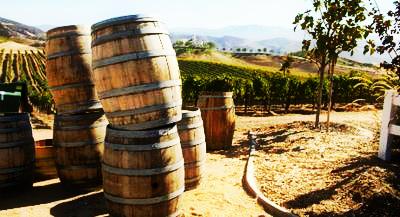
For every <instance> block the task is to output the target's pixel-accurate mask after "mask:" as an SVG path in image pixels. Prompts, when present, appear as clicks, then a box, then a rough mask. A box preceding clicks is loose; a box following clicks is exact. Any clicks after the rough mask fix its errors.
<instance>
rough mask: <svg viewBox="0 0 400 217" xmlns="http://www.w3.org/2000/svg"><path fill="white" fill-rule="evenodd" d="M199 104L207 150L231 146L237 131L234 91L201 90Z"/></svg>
mask: <svg viewBox="0 0 400 217" xmlns="http://www.w3.org/2000/svg"><path fill="white" fill-rule="evenodd" d="M197 106H198V107H199V108H200V111H201V117H202V118H203V123H204V133H205V135H206V144H207V150H220V149H226V148H229V147H231V146H232V139H233V133H234V131H235V105H234V103H233V99H232V92H201V93H200V96H199V99H198V101H197Z"/></svg>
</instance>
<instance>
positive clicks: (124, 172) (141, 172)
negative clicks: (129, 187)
mask: <svg viewBox="0 0 400 217" xmlns="http://www.w3.org/2000/svg"><path fill="white" fill-rule="evenodd" d="M183 165H184V161H183V160H181V161H179V162H176V163H174V164H170V165H168V166H165V167H161V168H152V169H126V168H117V167H113V166H109V165H107V164H105V163H103V171H106V172H108V173H112V174H116V175H121V176H153V175H159V174H163V173H168V172H172V171H175V170H178V169H179V168H183Z"/></svg>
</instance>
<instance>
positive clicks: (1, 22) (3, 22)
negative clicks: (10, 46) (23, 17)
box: [0, 17, 45, 39]
mask: <svg viewBox="0 0 400 217" xmlns="http://www.w3.org/2000/svg"><path fill="white" fill-rule="evenodd" d="M44 35H45V33H44V32H43V31H42V30H40V29H39V28H36V27H32V26H28V25H25V24H22V23H19V22H16V21H13V20H9V19H6V18H2V17H0V36H3V37H17V38H27V39H43V37H44Z"/></svg>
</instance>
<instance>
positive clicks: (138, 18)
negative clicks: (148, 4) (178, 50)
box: [92, 14, 158, 32]
mask: <svg viewBox="0 0 400 217" xmlns="http://www.w3.org/2000/svg"><path fill="white" fill-rule="evenodd" d="M143 21H147V22H156V21H158V20H157V19H155V18H153V17H152V16H149V15H145V14H135V15H127V16H122V17H115V18H110V19H107V20H103V21H100V22H98V23H95V24H93V25H92V32H93V31H96V30H99V29H102V28H106V27H109V26H113V25H119V24H124V23H130V22H143Z"/></svg>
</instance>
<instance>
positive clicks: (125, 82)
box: [92, 15, 182, 130]
mask: <svg viewBox="0 0 400 217" xmlns="http://www.w3.org/2000/svg"><path fill="white" fill-rule="evenodd" d="M92 51H93V73H94V77H95V83H96V88H97V91H98V93H99V97H100V99H101V102H102V104H103V107H104V110H105V112H106V116H107V118H108V120H109V121H110V124H111V125H112V126H113V127H114V128H117V129H128V130H143V129H152V128H157V127H162V126H165V125H167V124H171V123H176V122H178V121H179V120H180V119H181V104H182V97H181V88H180V86H181V79H180V72H179V67H178V62H177V60H176V56H175V51H174V49H173V47H172V44H171V41H170V38H169V36H168V32H167V31H166V30H165V27H164V25H163V24H162V23H160V22H158V21H157V20H156V19H154V18H151V17H146V16H140V15H132V16H125V17H117V18H113V19H109V20H105V21H102V22H99V23H97V24H94V25H93V26H92Z"/></svg>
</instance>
